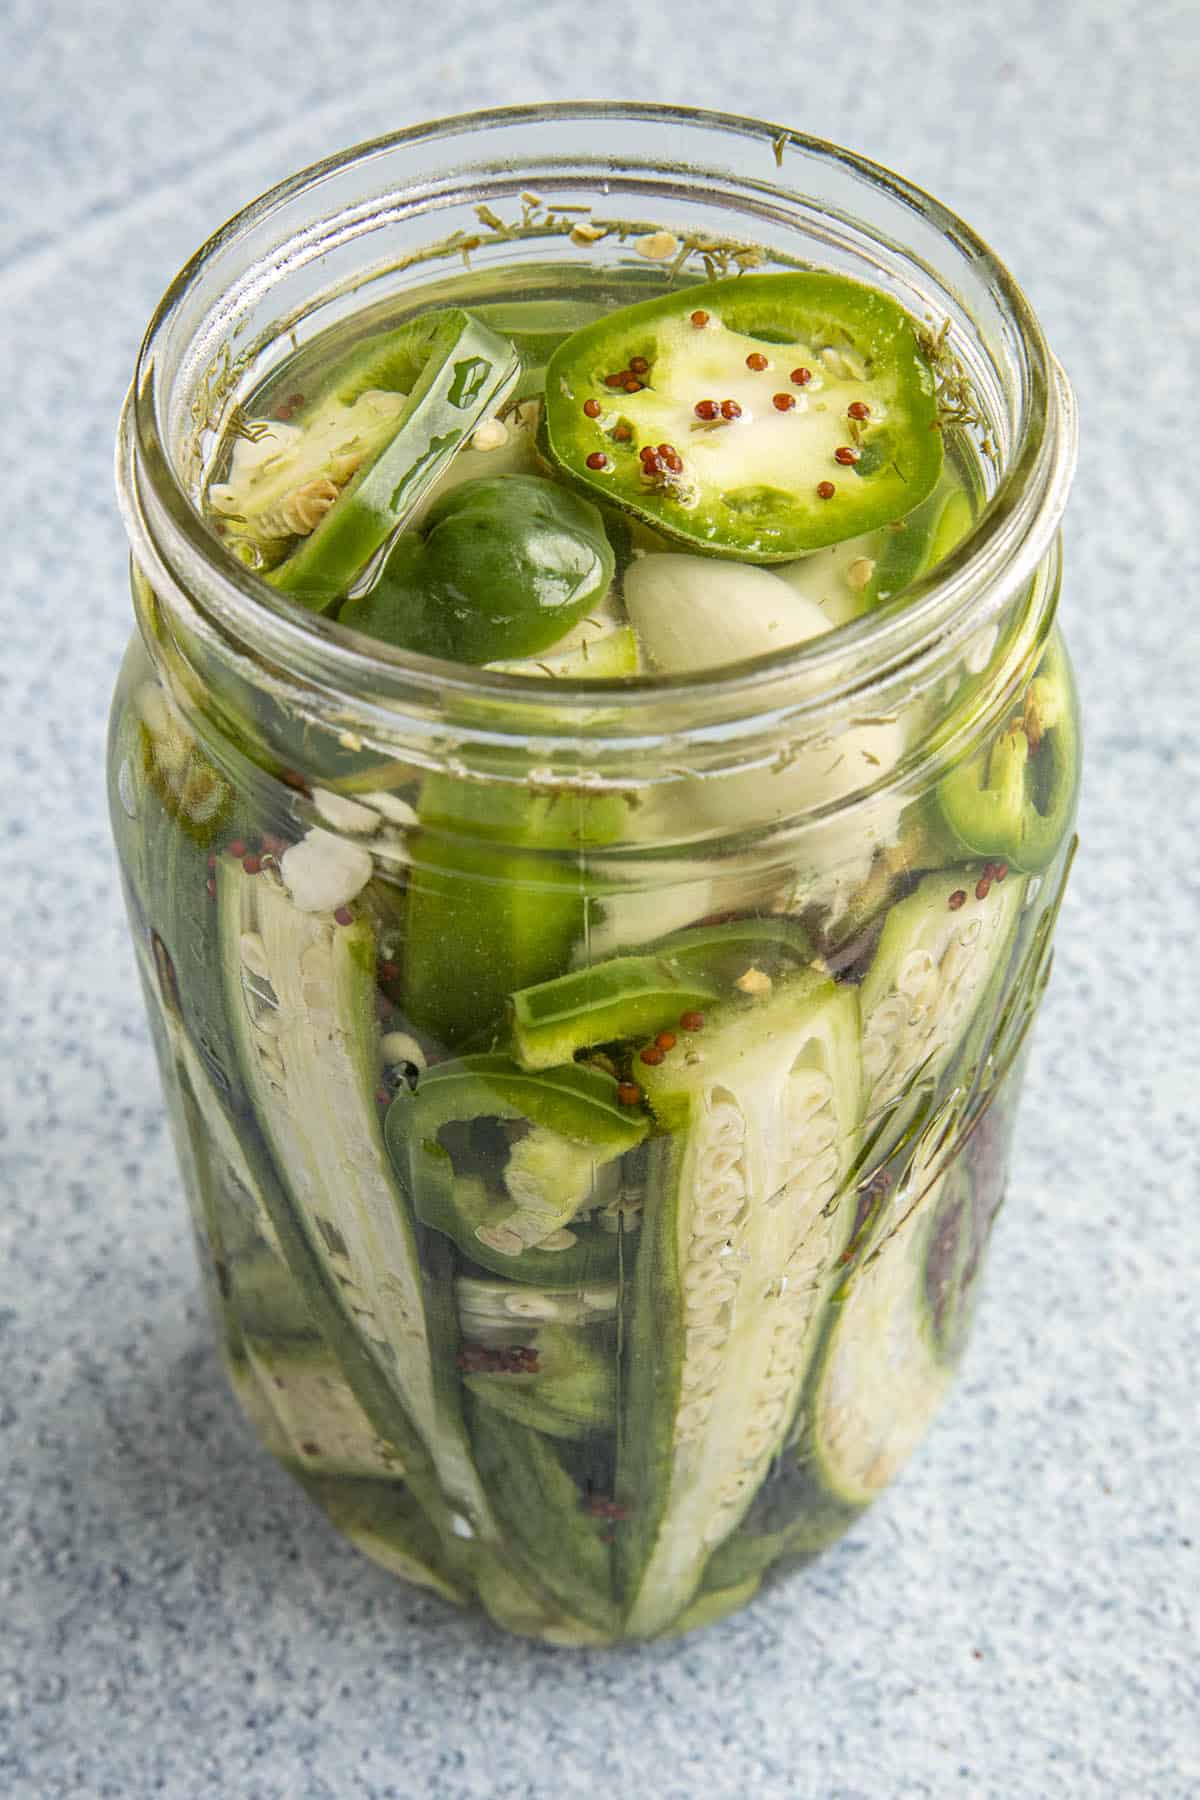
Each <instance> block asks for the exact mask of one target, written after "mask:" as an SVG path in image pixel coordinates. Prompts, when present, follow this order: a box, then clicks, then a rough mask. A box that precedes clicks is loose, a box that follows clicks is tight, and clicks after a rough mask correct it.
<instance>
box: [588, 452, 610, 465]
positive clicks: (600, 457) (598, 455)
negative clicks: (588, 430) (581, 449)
mask: <svg viewBox="0 0 1200 1800" xmlns="http://www.w3.org/2000/svg"><path fill="white" fill-rule="evenodd" d="M585 460H586V462H587V466H588V468H589V469H607V467H608V458H607V456H605V454H604V452H603V450H593V451H592V454H591V455H590V456H589V457H587V458H586V459H585Z"/></svg>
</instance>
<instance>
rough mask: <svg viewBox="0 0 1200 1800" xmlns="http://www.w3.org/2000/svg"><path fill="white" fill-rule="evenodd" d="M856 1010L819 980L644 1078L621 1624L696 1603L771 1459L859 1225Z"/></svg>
mask: <svg viewBox="0 0 1200 1800" xmlns="http://www.w3.org/2000/svg"><path fill="white" fill-rule="evenodd" d="M857 1041H858V1002H857V995H856V994H855V992H854V990H853V989H850V988H839V987H837V986H836V985H835V984H834V983H833V982H831V981H829V980H827V979H825V978H823V977H821V976H820V975H817V974H815V973H812V972H806V973H801V974H798V975H795V976H793V977H792V978H791V979H790V980H788V981H785V982H783V983H781V984H780V985H779V986H778V987H777V988H776V989H775V990H774V992H772V993H770V995H769V996H768V997H765V998H763V999H761V1000H759V1001H755V1000H750V1001H748V1002H743V1003H742V1004H739V1005H734V1004H729V1005H728V1006H727V1007H725V1008H723V1009H722V1010H721V1011H720V1012H719V1013H718V1014H715V1015H713V1016H711V1017H710V1018H709V1020H708V1021H707V1023H706V1026H705V1030H704V1032H703V1033H702V1034H701V1035H700V1036H699V1037H698V1038H697V1039H696V1048H695V1050H694V1051H693V1052H692V1053H691V1056H690V1059H688V1060H675V1061H672V1060H670V1059H668V1060H667V1061H666V1062H664V1063H663V1064H661V1065H659V1066H657V1067H653V1068H651V1069H649V1070H647V1072H646V1075H645V1084H646V1093H647V1099H648V1101H649V1104H650V1106H651V1108H652V1109H653V1111H654V1114H655V1117H656V1119H657V1121H658V1123H659V1125H660V1126H661V1127H662V1128H663V1130H664V1132H665V1135H664V1136H662V1137H659V1138H656V1139H655V1140H653V1143H652V1146H651V1155H652V1166H651V1171H650V1179H649V1183H648V1190H647V1191H648V1201H647V1210H646V1217H645V1221H644V1224H643V1229H642V1241H641V1243H640V1245H639V1249H638V1259H637V1266H636V1270H635V1273H634V1280H633V1293H632V1298H631V1303H630V1307H629V1312H628V1316H627V1319H626V1325H625V1329H626V1331H627V1333H628V1341H629V1342H630V1344H631V1346H632V1351H631V1355H630V1363H629V1379H630V1391H629V1394H628V1397H627V1402H626V1408H625V1411H624V1413H623V1415H622V1420H621V1437H620V1444H619V1450H618V1465H617V1466H618V1486H617V1497H618V1499H619V1500H621V1501H623V1502H625V1503H626V1504H627V1505H628V1507H629V1509H630V1518H629V1523H628V1524H627V1525H626V1526H625V1527H624V1529H623V1532H622V1538H621V1543H620V1546H619V1548H620V1555H621V1561H622V1584H623V1591H624V1594H625V1599H626V1605H627V1609H628V1610H627V1629H628V1630H629V1632H630V1633H631V1635H633V1636H636V1637H642V1636H645V1637H653V1636H655V1635H657V1633H658V1632H660V1631H661V1630H663V1629H665V1628H666V1627H667V1626H668V1625H670V1623H671V1622H672V1620H673V1619H674V1618H675V1617H676V1616H677V1615H678V1614H679V1613H680V1612H682V1610H683V1609H684V1608H685V1607H686V1606H687V1605H688V1603H689V1602H690V1601H691V1600H692V1599H693V1597H694V1596H695V1594H696V1592H697V1590H698V1588H699V1586H700V1583H701V1579H702V1576H703V1572H704V1566H705V1563H706V1562H707V1560H708V1557H709V1556H710V1555H711V1554H712V1552H713V1551H714V1550H715V1549H716V1548H717V1546H718V1545H719V1544H720V1543H721V1542H722V1541H723V1540H724V1539H725V1538H726V1537H728V1535H729V1534H730V1533H731V1532H732V1531H733V1530H734V1529H735V1528H736V1526H737V1525H738V1523H739V1521H740V1519H741V1517H742V1515H743V1514H744V1512H745V1511H746V1509H747V1507H748V1506H749V1505H750V1502H751V1500H752V1499H753V1496H754V1493H755V1491H756V1489H757V1488H758V1486H759V1484H760V1483H761V1482H762V1480H763V1479H764V1478H765V1476H766V1473H767V1471H768V1469H769V1467H770V1465H771V1462H772V1460H773V1458H774V1457H775V1456H776V1455H777V1454H778V1453H779V1450H780V1449H781V1447H782V1445H783V1442H784V1439H785V1436H786V1433H787V1431H788V1428H789V1426H790V1424H791V1421H792V1416H793V1413H794V1411H795V1408H796V1405H797V1402H798V1400H799V1396H800V1391H801V1388H802V1386H803V1382H804V1376H805V1373H806V1370H807V1367H808V1361H809V1358H810V1356H811V1354H812V1350H813V1348H814V1346H815V1341H816V1338H817V1335H818V1331H819V1325H820V1320H821V1317H822V1311H823V1304H824V1298H825V1295H826V1293H827V1291H828V1288H829V1286H830V1284H831V1283H832V1281H833V1280H834V1278H835V1276H836V1273H837V1259H838V1257H839V1255H840V1253H841V1251H842V1249H843V1247H844V1245H845V1243H846V1241H847V1239H848V1237H849V1234H850V1230H851V1227H852V1225H853V1218H854V1207H853V1201H852V1198H851V1200H850V1201H849V1203H847V1200H846V1197H845V1196H844V1195H843V1192H842V1189H843V1185H844V1182H845V1179H846V1176H847V1174H848V1171H849V1169H850V1167H851V1165H852V1163H853V1160H854V1155H855V1151H856V1148H857V1139H858V1132H859V1127H860V1120H861V1111H862V1096H861V1091H860V1082H859V1074H858V1060H857Z"/></svg>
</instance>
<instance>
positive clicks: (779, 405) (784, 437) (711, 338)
mask: <svg viewBox="0 0 1200 1800" xmlns="http://www.w3.org/2000/svg"><path fill="white" fill-rule="evenodd" d="M936 426H937V403H936V395H935V383H934V378H933V373H932V371H931V369H930V366H929V363H928V360H927V359H926V357H925V356H924V355H923V354H922V351H921V349H920V345H919V343H918V337H917V327H916V324H915V321H914V320H913V319H912V318H911V317H910V316H909V314H908V313H906V312H905V311H904V309H903V308H902V307H901V306H899V305H898V304H897V303H896V301H894V300H892V299H891V298H889V296H887V295H886V294H882V293H880V292H878V291H877V290H876V289H874V288H869V287H866V286H863V285H862V284H861V283H859V282H856V281H851V280H849V279H847V278H846V277H845V276H842V275H832V274H826V273H823V272H820V271H810V272H807V273H802V274H794V275H793V274H772V275H747V276H738V277H736V278H734V279H732V280H728V281H716V282H711V283H707V284H705V285H702V286H698V287H690V288H687V289H684V290H682V291H681V292H679V293H676V294H671V295H669V296H667V297H666V298H665V299H661V300H652V301H648V302H645V303H642V304H640V305H637V306H630V307H624V308H622V309H621V310H620V311H618V312H614V313H610V314H609V315H608V316H607V317H606V318H604V319H602V320H600V321H598V322H597V323H596V324H593V325H587V326H584V328H583V329H582V330H581V331H577V332H576V333H575V334H574V335H573V336H572V337H570V338H568V339H567V341H566V342H565V343H564V344H563V345H561V346H560V348H559V349H558V350H557V351H556V352H555V353H554V355H553V356H552V357H551V359H550V363H549V366H548V368H547V371H546V395H545V415H544V446H545V449H546V451H547V453H548V455H549V456H550V458H551V459H552V460H553V461H554V462H555V463H556V464H557V465H558V466H559V467H560V468H561V469H562V470H563V471H564V473H566V474H567V475H569V476H570V477H571V478H572V480H574V481H576V482H579V483H582V484H584V485H586V487H587V488H588V489H589V490H590V491H592V492H594V493H595V494H597V495H602V496H603V497H604V498H605V499H606V500H607V501H608V502H609V503H610V504H615V505H618V506H623V507H625V508H627V509H628V510H630V511H632V512H634V513H637V514H638V515H639V516H640V517H642V518H644V519H646V520H648V521H649V522H650V523H651V524H652V525H654V526H655V527H656V529H657V530H659V531H662V532H666V533H668V534H669V535H670V536H672V537H675V538H678V539H682V540H683V541H684V542H686V543H688V544H690V545H692V546H693V547H695V548H700V549H703V550H705V551H707V552H708V553H709V554H710V555H713V556H728V557H738V558H740V559H742V560H746V561H751V562H782V561H786V560H788V559H789V558H793V557H796V556H799V555H800V554H802V553H803V552H804V551H806V550H814V549H817V548H819V547H820V546H822V545H825V544H833V543H838V542H840V541H841V540H842V539H844V538H850V537H855V536H857V535H858V534H860V533H862V532H866V531H871V530H873V529H875V528H877V527H878V526H881V525H886V524H887V523H889V522H890V521H892V520H895V519H899V518H902V517H903V516H904V515H905V514H906V513H908V512H910V511H911V510H912V508H913V507H915V506H917V505H918V504H919V503H920V502H921V501H922V500H923V499H925V497H926V495H928V494H929V493H930V492H931V491H932V489H933V488H934V486H935V484H936V482H937V479H938V476H939V474H940V471H941V467H942V440H941V434H940V432H939V431H938V430H937V429H936Z"/></svg>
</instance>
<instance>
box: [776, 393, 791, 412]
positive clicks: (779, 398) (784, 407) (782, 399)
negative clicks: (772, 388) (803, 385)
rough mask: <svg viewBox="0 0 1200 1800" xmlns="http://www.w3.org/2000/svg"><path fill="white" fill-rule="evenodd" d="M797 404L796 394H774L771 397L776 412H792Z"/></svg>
mask: <svg viewBox="0 0 1200 1800" xmlns="http://www.w3.org/2000/svg"><path fill="white" fill-rule="evenodd" d="M795 404H796V396H795V394H772V396H771V405H772V406H773V407H774V408H775V411H776V412H791V410H792V408H793V406H795Z"/></svg>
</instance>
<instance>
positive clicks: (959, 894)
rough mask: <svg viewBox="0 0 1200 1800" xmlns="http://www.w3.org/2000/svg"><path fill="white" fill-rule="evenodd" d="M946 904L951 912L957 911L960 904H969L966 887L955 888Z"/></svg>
mask: <svg viewBox="0 0 1200 1800" xmlns="http://www.w3.org/2000/svg"><path fill="white" fill-rule="evenodd" d="M946 904H947V905H948V906H949V908H950V911H951V912H957V911H958V909H959V907H960V906H965V905H966V904H967V890H966V888H955V890H954V892H953V893H952V894H951V896H950V898H949V900H948V901H947V902H946Z"/></svg>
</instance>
